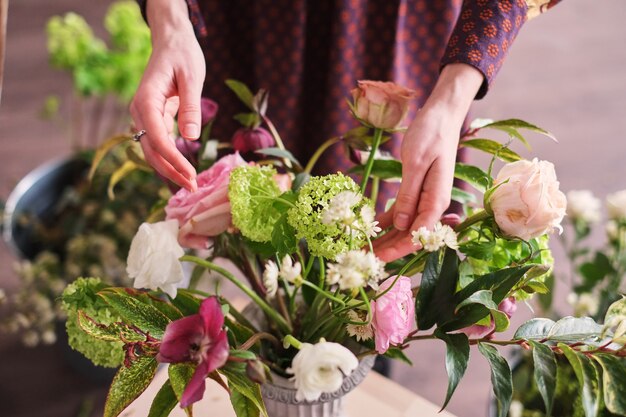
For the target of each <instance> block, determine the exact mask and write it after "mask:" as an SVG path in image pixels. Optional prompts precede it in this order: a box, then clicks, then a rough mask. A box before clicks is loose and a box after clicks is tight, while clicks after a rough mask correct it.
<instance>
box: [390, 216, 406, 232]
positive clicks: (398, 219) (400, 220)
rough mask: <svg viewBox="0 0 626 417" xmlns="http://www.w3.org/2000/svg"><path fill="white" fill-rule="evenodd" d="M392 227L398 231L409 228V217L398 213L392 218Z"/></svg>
mask: <svg viewBox="0 0 626 417" xmlns="http://www.w3.org/2000/svg"><path fill="white" fill-rule="evenodd" d="M393 225H394V226H395V227H396V229H398V230H406V229H408V227H409V215H408V214H405V213H398V214H396V215H395V216H394V218H393Z"/></svg>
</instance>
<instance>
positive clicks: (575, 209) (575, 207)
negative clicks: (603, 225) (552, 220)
mask: <svg viewBox="0 0 626 417" xmlns="http://www.w3.org/2000/svg"><path fill="white" fill-rule="evenodd" d="M601 205H602V203H601V202H600V199H598V198H596V197H595V196H594V195H593V194H592V193H591V191H589V190H572V191H570V192H568V193H567V209H566V213H567V215H568V216H569V217H571V218H572V219H578V220H582V221H585V222H587V223H597V222H599V221H600V207H601Z"/></svg>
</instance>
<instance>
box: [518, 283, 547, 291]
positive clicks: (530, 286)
mask: <svg viewBox="0 0 626 417" xmlns="http://www.w3.org/2000/svg"><path fill="white" fill-rule="evenodd" d="M522 289H523V290H524V291H526V292H527V293H528V294H535V293H539V294H547V293H549V292H550V289H549V288H548V287H547V286H546V285H545V284H544V283H542V282H539V281H531V282H529V283H527V284H526V285H524V287H523V288H522Z"/></svg>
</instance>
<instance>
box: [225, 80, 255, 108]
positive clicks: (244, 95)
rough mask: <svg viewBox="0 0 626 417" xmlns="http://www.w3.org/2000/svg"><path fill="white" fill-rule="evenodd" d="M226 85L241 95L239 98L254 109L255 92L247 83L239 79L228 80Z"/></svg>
mask: <svg viewBox="0 0 626 417" xmlns="http://www.w3.org/2000/svg"><path fill="white" fill-rule="evenodd" d="M226 85H227V86H228V88H230V89H231V90H232V91H233V92H234V93H235V94H236V95H237V97H239V100H241V101H242V102H243V104H245V105H246V106H247V107H248V108H250V110H254V103H253V101H254V94H252V91H250V89H249V88H248V86H247V85H245V84H244V83H242V82H241V81H237V80H232V79H230V80H226Z"/></svg>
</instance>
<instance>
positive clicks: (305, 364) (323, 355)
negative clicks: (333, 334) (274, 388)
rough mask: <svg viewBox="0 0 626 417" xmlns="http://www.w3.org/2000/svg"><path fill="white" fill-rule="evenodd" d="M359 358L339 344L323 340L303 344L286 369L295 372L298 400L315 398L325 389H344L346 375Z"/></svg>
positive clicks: (357, 362)
mask: <svg viewBox="0 0 626 417" xmlns="http://www.w3.org/2000/svg"><path fill="white" fill-rule="evenodd" d="M358 365H359V361H358V359H357V358H356V356H354V354H353V353H352V352H350V351H349V350H348V349H347V348H345V347H344V346H342V345H340V344H339V343H332V342H326V341H324V340H322V341H320V342H319V343H317V344H315V345H312V344H310V343H302V346H301V347H300V351H299V352H298V353H297V354H296V356H295V357H294V358H293V361H292V363H291V368H287V372H288V373H290V374H293V378H291V380H292V381H294V384H295V386H296V390H297V392H296V399H297V400H298V401H302V400H307V401H315V400H317V399H318V398H319V397H320V395H322V393H324V392H334V391H337V390H338V389H339V388H341V384H342V383H343V378H344V376H349V375H350V374H351V373H352V371H354V370H355V369H356V367H357V366H358Z"/></svg>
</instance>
